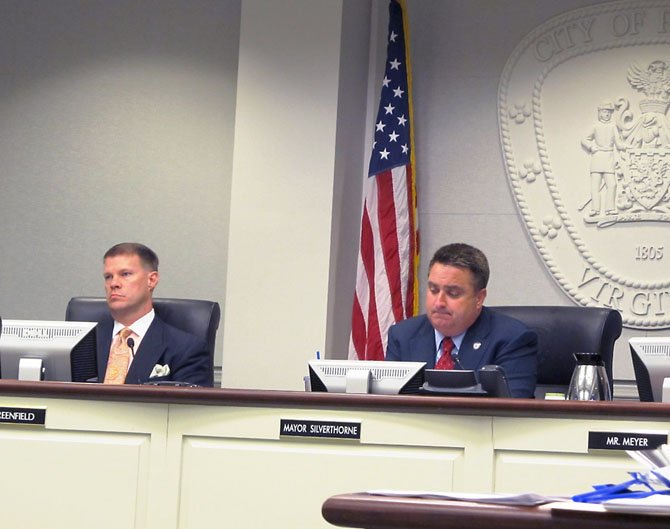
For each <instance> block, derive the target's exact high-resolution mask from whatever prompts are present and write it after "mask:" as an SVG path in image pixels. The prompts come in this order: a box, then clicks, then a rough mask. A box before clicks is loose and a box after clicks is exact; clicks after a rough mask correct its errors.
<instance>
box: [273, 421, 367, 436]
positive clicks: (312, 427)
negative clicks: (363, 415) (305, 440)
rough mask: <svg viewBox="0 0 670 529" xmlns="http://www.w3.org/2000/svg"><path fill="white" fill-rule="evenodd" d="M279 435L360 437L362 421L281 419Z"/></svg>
mask: <svg viewBox="0 0 670 529" xmlns="http://www.w3.org/2000/svg"><path fill="white" fill-rule="evenodd" d="M279 435H281V436H289V437H327V438H329V439H360V438H361V423H360V422H339V421H300V420H294V419H281V423H280V426H279Z"/></svg>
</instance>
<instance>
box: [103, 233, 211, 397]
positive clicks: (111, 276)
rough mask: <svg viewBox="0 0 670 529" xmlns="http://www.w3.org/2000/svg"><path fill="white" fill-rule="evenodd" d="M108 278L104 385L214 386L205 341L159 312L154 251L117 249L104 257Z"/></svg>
mask: <svg viewBox="0 0 670 529" xmlns="http://www.w3.org/2000/svg"><path fill="white" fill-rule="evenodd" d="M104 278H105V294H106V298H107V305H108V307H109V312H110V316H109V318H107V319H105V320H103V321H101V322H100V323H99V324H98V332H97V336H98V380H99V381H104V382H105V383H106V384H123V383H125V384H142V383H144V382H149V381H150V382H160V381H176V382H187V383H191V384H197V385H201V386H211V385H212V384H213V373H212V369H211V363H210V359H209V353H208V352H207V347H206V345H205V342H204V340H201V339H199V338H197V337H196V336H193V335H191V334H188V333H186V332H183V331H181V330H179V329H177V328H175V327H173V326H171V325H168V324H167V323H165V322H164V321H163V320H161V319H160V318H159V317H158V315H156V313H155V311H154V308H153V302H152V296H153V291H154V289H155V288H156V285H157V284H158V280H159V275H158V256H157V255H156V254H155V253H154V252H153V250H151V249H150V248H147V247H146V246H144V245H142V244H139V243H121V244H117V245H115V246H113V247H112V248H110V249H109V250H107V252H106V253H105V256H104ZM122 331H123V332H122ZM126 335H128V337H126ZM121 336H123V337H124V338H123V339H122V338H121ZM119 343H120V344H121V346H120V348H117V344H119Z"/></svg>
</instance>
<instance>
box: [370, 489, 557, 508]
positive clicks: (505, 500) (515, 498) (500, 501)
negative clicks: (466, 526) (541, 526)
mask: <svg viewBox="0 0 670 529" xmlns="http://www.w3.org/2000/svg"><path fill="white" fill-rule="evenodd" d="M367 494H371V495H374V496H389V497H395V498H424V499H431V500H450V501H471V502H474V503H491V504H497V505H521V506H525V507H533V506H536V505H543V504H545V503H552V502H556V501H568V498H562V497H557V496H543V495H541V494H535V493H534V492H526V493H522V494H480V493H476V492H475V493H471V492H432V491H416V490H369V491H367Z"/></svg>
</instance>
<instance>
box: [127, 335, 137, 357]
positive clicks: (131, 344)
mask: <svg viewBox="0 0 670 529" xmlns="http://www.w3.org/2000/svg"><path fill="white" fill-rule="evenodd" d="M126 343H127V344H128V347H130V354H132V355H133V358H135V340H133V339H132V338H128V339H127V340H126Z"/></svg>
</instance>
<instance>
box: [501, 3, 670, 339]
mask: <svg viewBox="0 0 670 529" xmlns="http://www.w3.org/2000/svg"><path fill="white" fill-rule="evenodd" d="M668 44H670V5H663V4H662V3H659V2H627V1H622V2H614V3H610V4H600V5H597V6H593V7H590V8H584V9H580V10H576V11H571V12H569V13H566V14H564V15H561V16H559V17H556V18H554V19H552V20H550V21H548V22H547V23H545V24H543V25H542V26H540V27H538V28H537V29H536V30H534V31H533V32H532V33H531V34H530V35H528V36H527V37H526V38H525V39H524V40H523V41H522V42H521V43H520V44H519V45H518V46H517V48H516V50H515V51H514V53H513V54H512V56H511V57H510V59H509V61H508V63H507V65H506V67H505V70H504V72H503V75H502V77H501V82H500V89H499V121H500V132H501V141H502V148H503V152H504V155H505V162H506V168H507V175H508V179H509V182H510V185H511V188H512V191H513V192H514V198H515V200H516V203H517V206H518V208H519V211H520V213H521V215H522V217H523V219H524V222H525V224H526V227H527V229H528V232H529V234H530V236H531V239H532V240H533V243H534V244H535V247H536V248H537V250H538V251H539V254H540V255H541V257H542V259H543V261H544V263H545V265H546V266H547V269H548V270H549V271H550V272H551V274H552V275H553V277H554V278H555V279H556V280H557V281H558V283H559V285H560V286H561V288H562V289H563V290H564V291H565V292H566V293H567V294H568V295H569V296H570V297H571V298H572V299H573V300H574V301H575V302H577V303H579V304H581V305H592V306H607V307H612V308H615V309H617V310H619V311H620V312H621V313H622V316H623V319H624V324H625V325H626V326H628V327H633V328H639V329H655V328H665V327H670V266H669V265H668V263H667V261H668V260H670V255H669V254H670V118H669V117H668V110H669V108H670V46H668Z"/></svg>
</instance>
